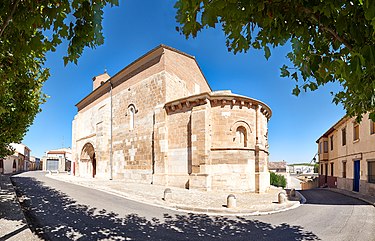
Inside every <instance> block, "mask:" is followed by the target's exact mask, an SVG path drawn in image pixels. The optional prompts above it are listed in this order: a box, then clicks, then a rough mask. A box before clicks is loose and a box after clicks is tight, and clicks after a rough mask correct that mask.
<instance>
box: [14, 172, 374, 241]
mask: <svg viewBox="0 0 375 241" xmlns="http://www.w3.org/2000/svg"><path fill="white" fill-rule="evenodd" d="M13 183H14V184H15V185H16V187H17V189H18V191H17V192H18V195H19V198H20V200H21V201H22V206H23V208H24V211H25V214H26V216H27V218H28V221H29V222H30V223H31V229H32V231H33V232H35V233H37V234H38V236H39V237H40V238H42V239H45V240H340V241H341V240H361V241H366V240H375V207H374V206H371V205H368V204H366V203H364V202H362V201H359V200H356V199H353V198H350V197H347V196H344V195H341V194H338V193H334V192H330V191H328V190H309V191H303V192H302V193H303V195H304V196H305V197H306V199H307V203H306V204H304V205H303V206H301V207H299V208H297V209H294V210H290V211H286V212H282V213H277V214H272V215H266V216H256V217H223V216H209V215H203V214H187V213H180V212H174V211H171V210H167V209H163V208H158V207H153V206H149V205H145V204H141V203H137V202H133V201H130V200H127V199H124V198H120V197H117V196H113V195H110V194H107V193H104V192H100V191H97V190H94V189H90V188H85V187H81V186H77V185H74V184H68V183H64V182H59V181H57V180H53V179H49V178H46V177H44V174H43V173H41V172H28V173H23V174H20V175H17V176H14V177H13Z"/></svg>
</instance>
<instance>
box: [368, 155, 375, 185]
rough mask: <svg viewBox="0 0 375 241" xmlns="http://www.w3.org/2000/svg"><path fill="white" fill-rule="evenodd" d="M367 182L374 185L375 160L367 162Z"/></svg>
mask: <svg viewBox="0 0 375 241" xmlns="http://www.w3.org/2000/svg"><path fill="white" fill-rule="evenodd" d="M367 165H368V182H370V183H375V160H372V161H369V162H368V164H367Z"/></svg>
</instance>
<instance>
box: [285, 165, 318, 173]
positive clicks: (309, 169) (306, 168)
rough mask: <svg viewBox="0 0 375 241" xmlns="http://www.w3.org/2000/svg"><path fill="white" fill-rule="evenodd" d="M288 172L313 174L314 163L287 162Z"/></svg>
mask: <svg viewBox="0 0 375 241" xmlns="http://www.w3.org/2000/svg"><path fill="white" fill-rule="evenodd" d="M288 166H289V170H290V173H294V174H313V173H314V164H309V163H296V164H289V165H288Z"/></svg>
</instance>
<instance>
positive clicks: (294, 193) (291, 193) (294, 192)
mask: <svg viewBox="0 0 375 241" xmlns="http://www.w3.org/2000/svg"><path fill="white" fill-rule="evenodd" d="M290 196H291V197H295V196H296V189H294V188H292V189H290Z"/></svg>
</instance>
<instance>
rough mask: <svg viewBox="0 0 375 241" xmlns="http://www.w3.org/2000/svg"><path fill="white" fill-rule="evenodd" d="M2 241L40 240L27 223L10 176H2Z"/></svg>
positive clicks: (0, 182)
mask: <svg viewBox="0 0 375 241" xmlns="http://www.w3.org/2000/svg"><path fill="white" fill-rule="evenodd" d="M0 240H40V239H39V238H38V237H37V236H35V235H34V234H33V233H32V232H31V230H30V229H29V226H28V225H27V223H26V219H25V216H24V214H23V212H22V210H21V206H20V205H19V203H18V200H17V196H16V193H15V191H14V188H13V185H12V183H11V181H10V176H8V175H0Z"/></svg>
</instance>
